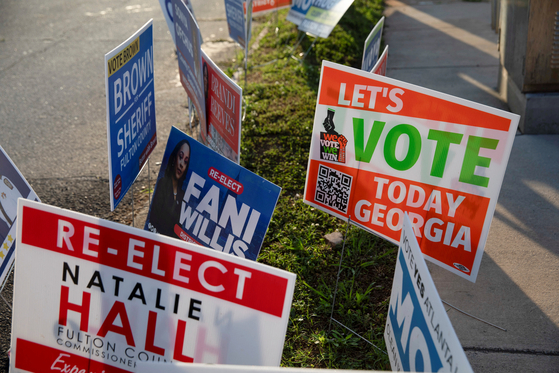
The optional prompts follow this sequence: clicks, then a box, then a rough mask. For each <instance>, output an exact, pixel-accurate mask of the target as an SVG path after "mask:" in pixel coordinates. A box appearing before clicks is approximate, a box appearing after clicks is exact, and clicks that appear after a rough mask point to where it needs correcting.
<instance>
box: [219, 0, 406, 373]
mask: <svg viewBox="0 0 559 373" xmlns="http://www.w3.org/2000/svg"><path fill="white" fill-rule="evenodd" d="M382 10H383V7H382V1H381V0H356V1H355V2H354V3H353V5H352V6H351V7H350V8H349V10H348V11H347V13H346V14H345V16H344V17H343V18H342V20H341V21H340V23H339V24H338V25H337V26H336V27H335V28H334V30H333V32H332V34H331V35H330V37H328V38H327V39H318V40H317V41H316V43H315V45H314V46H313V48H312V49H310V51H309V53H308V55H307V56H306V57H305V58H304V60H302V61H301V60H297V59H301V56H303V55H304V53H305V52H306V51H307V50H308V49H309V47H310V46H311V44H312V42H313V39H311V38H310V37H308V36H305V37H304V38H303V40H302V42H301V43H300V45H298V46H297V48H296V49H293V47H294V46H295V45H296V43H297V41H298V38H299V37H301V36H302V33H299V32H298V31H297V27H296V26H295V25H294V24H292V23H291V22H288V21H286V20H285V17H286V15H287V10H282V11H280V12H278V13H277V14H271V15H268V16H267V17H265V18H261V19H259V20H258V21H259V22H258V23H259V26H258V27H257V28H255V29H254V30H253V42H254V40H255V39H256V36H257V35H259V36H260V37H261V38H259V40H258V47H257V48H254V50H253V51H252V52H251V54H250V56H249V61H248V62H249V73H248V76H247V86H246V87H244V92H243V95H244V98H245V100H246V103H247V105H246V118H245V120H244V122H243V128H242V145H241V146H242V150H241V154H242V156H241V164H242V165H243V166H244V167H246V168H248V169H250V170H252V171H254V172H256V173H257V174H259V175H260V176H262V177H265V178H266V179H268V180H270V181H272V182H273V183H276V184H277V185H279V186H281V187H282V188H283V190H282V195H281V197H280V199H279V201H278V205H277V207H276V210H275V213H274V216H273V220H272V222H271V224H270V227H269V229H268V233H267V236H266V240H265V242H264V245H263V248H262V251H261V254H260V256H259V259H258V261H259V262H262V263H266V264H269V265H271V266H274V267H278V268H282V269H285V270H288V271H290V272H294V273H296V274H297V285H296V289H295V295H294V299H293V306H292V308H291V314H290V322H289V326H288V331H287V336H286V341H285V345H284V352H283V357H282V366H290V367H313V368H332V369H377V370H383V369H390V364H389V361H388V356H387V355H386V354H384V353H383V352H382V351H379V350H377V349H375V348H374V347H373V346H371V345H370V344H368V343H367V342H365V341H363V340H362V339H361V338H359V337H358V336H356V335H355V334H354V333H352V332H350V331H348V330H347V329H345V328H343V327H340V326H339V325H338V324H337V323H331V322H330V312H331V305H332V299H333V295H334V288H335V286H336V277H337V274H338V265H339V261H340V256H341V246H338V247H334V248H333V247H331V246H330V245H329V244H328V243H327V242H326V241H325V239H324V235H326V234H328V233H331V232H334V231H336V230H337V231H339V232H345V230H346V224H345V223H344V222H342V221H340V220H339V219H336V218H334V217H331V216H330V215H328V214H326V213H323V212H321V211H319V210H317V209H315V208H312V207H310V206H308V205H306V204H304V203H303V200H302V194H303V190H304V186H305V177H306V169H307V163H308V155H309V147H310V141H311V132H312V125H313V119H314V112H315V106H316V98H317V90H318V82H319V77H320V65H321V61H322V60H323V59H324V60H329V61H333V62H337V63H340V64H344V65H348V66H353V67H356V68H360V66H361V59H362V53H363V44H364V41H365V39H366V37H367V35H368V34H369V32H370V31H371V29H372V28H373V26H374V25H375V24H376V22H377V21H378V20H379V19H380V17H381V16H382ZM381 50H382V49H381ZM238 57H240V58H238V60H242V55H240V56H238ZM229 72H230V73H232V69H229ZM241 82H243V79H241ZM241 84H243V83H241ZM395 261H396V250H395V246H394V245H393V244H391V243H389V242H387V241H385V240H382V239H380V238H378V237H375V236H373V235H371V234H369V233H366V232H364V231H362V230H360V229H358V228H356V227H350V228H349V231H348V235H347V240H346V245H345V254H344V260H343V262H342V271H341V274H340V278H339V285H338V292H337V295H336V305H335V310H334V315H333V316H334V318H335V319H336V320H337V321H339V322H341V323H342V324H344V325H346V326H347V327H348V328H350V329H351V330H353V331H354V332H355V333H357V334H359V335H360V336H362V337H364V338H366V339H367V340H369V341H371V342H372V343H373V344H375V345H376V346H378V347H379V348H380V349H382V350H383V351H386V347H385V344H384V340H383V333H384V326H385V323H386V314H387V309H388V303H389V297H390V291H391V288H392V278H393V273H394V267H395Z"/></svg>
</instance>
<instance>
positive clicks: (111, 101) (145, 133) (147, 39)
mask: <svg viewBox="0 0 559 373" xmlns="http://www.w3.org/2000/svg"><path fill="white" fill-rule="evenodd" d="M105 77H106V78H105V86H106V94H107V144H108V150H109V187H110V191H111V210H114V209H115V208H116V207H117V206H118V204H119V202H120V201H121V200H122V198H123V197H124V195H125V194H126V192H127V191H128V190H129V189H130V187H131V186H132V183H134V180H136V177H137V176H138V175H139V173H140V171H141V169H142V167H143V166H144V164H145V163H146V161H147V159H148V157H149V155H150V154H151V152H152V151H153V149H154V148H155V145H156V144H157V132H156V128H155V92H154V84H153V27H152V20H150V21H149V22H147V23H146V24H145V25H144V26H143V27H142V28H141V29H140V30H138V31H137V32H136V33H135V34H134V35H132V36H131V37H130V38H128V40H126V41H125V42H124V43H122V44H121V45H119V46H118V47H116V48H115V49H113V50H112V51H110V52H109V53H107V54H106V55H105Z"/></svg>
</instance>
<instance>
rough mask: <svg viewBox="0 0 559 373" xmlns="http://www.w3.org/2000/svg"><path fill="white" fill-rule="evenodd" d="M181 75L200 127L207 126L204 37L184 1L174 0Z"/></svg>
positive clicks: (174, 18) (174, 17)
mask: <svg viewBox="0 0 559 373" xmlns="http://www.w3.org/2000/svg"><path fill="white" fill-rule="evenodd" d="M172 3H173V20H174V22H175V38H176V46H177V57H178V60H179V75H180V79H181V84H182V86H183V88H184V90H185V91H186V94H187V95H188V97H189V98H190V100H191V101H192V103H193V104H194V107H195V108H196V113H198V118H199V119H200V126H202V127H205V126H206V103H205V100H204V83H203V80H202V48H201V45H202V36H201V35H200V28H199V27H198V23H197V22H196V19H195V18H194V16H193V15H192V13H191V12H190V10H189V9H188V6H187V5H186V3H185V2H184V1H183V0H172Z"/></svg>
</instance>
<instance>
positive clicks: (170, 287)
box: [11, 200, 295, 373]
mask: <svg viewBox="0 0 559 373" xmlns="http://www.w3.org/2000/svg"><path fill="white" fill-rule="evenodd" d="M19 203H20V204H19V206H18V217H19V219H18V242H17V247H18V251H17V257H16V268H17V273H16V276H15V289H14V309H13V310H14V313H13V329H12V359H11V371H30V372H45V371H51V370H52V371H55V372H56V371H68V372H69V371H72V372H73V371H75V372H99V373H101V372H106V373H109V372H133V371H135V366H136V362H137V361H159V362H171V361H175V362H200V363H219V364H248V365H276V366H277V365H279V363H280V358H281V353H282V349H283V342H284V338H285V331H286V328H287V322H288V316H289V309H290V307H291V301H292V296H293V288H294V284H295V275H293V274H291V273H288V272H285V271H282V270H279V269H275V268H271V267H268V266H265V265H263V264H259V263H255V262H253V261H248V260H243V259H240V258H237V257H235V256H233V255H227V254H224V253H221V252H216V251H214V250H210V249H206V248H203V247H199V246H196V245H192V244H189V243H186V242H182V241H179V240H175V239H171V238H168V237H165V236H161V235H156V234H153V233H151V232H146V231H142V230H139V229H135V228H131V227H128V226H124V225H120V224H117V223H113V222H108V221H105V220H101V219H97V218H93V217H90V216H86V215H82V214H78V213H73V212H70V211H66V210H62V209H58V208H55V207H51V206H47V205H43V204H39V203H34V202H29V201H23V200H20V202H19ZM38 311H40V313H39V314H38Z"/></svg>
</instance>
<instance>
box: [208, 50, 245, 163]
mask: <svg viewBox="0 0 559 373" xmlns="http://www.w3.org/2000/svg"><path fill="white" fill-rule="evenodd" d="M202 71H203V76H204V97H205V100H206V118H207V121H206V123H207V126H206V128H202V131H201V132H202V139H203V141H204V142H205V143H206V144H207V145H208V146H209V147H210V148H211V149H213V150H215V151H216V152H218V153H219V154H221V155H223V156H225V157H227V158H228V159H230V160H232V161H233V162H235V163H239V161H240V155H241V122H242V105H243V90H242V89H241V87H239V86H238V85H237V84H236V83H235V82H234V81H233V80H232V79H231V78H229V77H228V76H227V75H226V74H224V73H223V71H221V69H220V68H219V67H218V66H217V65H216V64H215V63H214V62H213V61H212V60H211V58H210V57H208V55H207V54H206V53H204V51H202Z"/></svg>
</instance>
